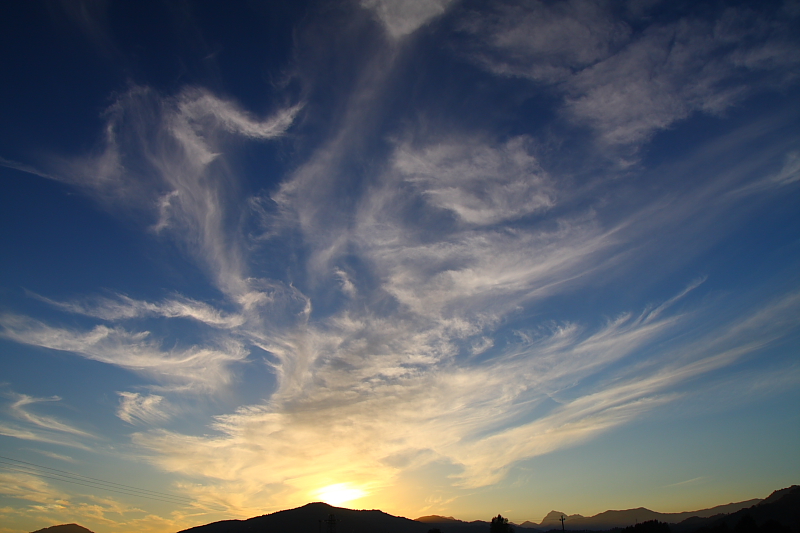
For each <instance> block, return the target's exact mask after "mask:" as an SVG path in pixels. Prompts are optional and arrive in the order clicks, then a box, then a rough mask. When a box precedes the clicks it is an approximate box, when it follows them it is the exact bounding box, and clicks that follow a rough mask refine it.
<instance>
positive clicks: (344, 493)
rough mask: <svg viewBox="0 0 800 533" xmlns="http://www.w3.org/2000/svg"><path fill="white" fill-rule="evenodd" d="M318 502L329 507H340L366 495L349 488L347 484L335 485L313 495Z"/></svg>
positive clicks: (359, 490) (361, 491)
mask: <svg viewBox="0 0 800 533" xmlns="http://www.w3.org/2000/svg"><path fill="white" fill-rule="evenodd" d="M315 494H316V495H317V497H318V498H319V499H320V501H323V502H325V503H327V504H330V505H341V504H343V503H345V502H349V501H351V500H357V499H359V498H363V497H364V496H366V495H367V493H366V492H364V491H363V490H361V489H356V488H353V487H351V486H350V485H349V484H348V483H337V484H335V485H328V486H327V487H324V488H321V489H319V490H318V491H316V493H315Z"/></svg>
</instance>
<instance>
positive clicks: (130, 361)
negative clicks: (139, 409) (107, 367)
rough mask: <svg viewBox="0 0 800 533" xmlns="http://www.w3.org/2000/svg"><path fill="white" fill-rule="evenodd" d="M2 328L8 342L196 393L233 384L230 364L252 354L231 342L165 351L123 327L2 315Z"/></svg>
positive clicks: (142, 336) (143, 335)
mask: <svg viewBox="0 0 800 533" xmlns="http://www.w3.org/2000/svg"><path fill="white" fill-rule="evenodd" d="M0 326H2V327H3V331H2V333H0V335H2V336H3V337H5V338H7V339H10V340H13V341H16V342H19V343H23V344H30V345H33V346H41V347H44V348H50V349H53V350H62V351H68V352H72V353H75V354H78V355H80V356H82V357H86V358H88V359H93V360H95V361H101V362H104V363H109V364H113V365H117V366H120V367H123V368H127V369H129V370H131V371H134V372H138V373H141V374H144V375H148V376H151V377H152V378H154V379H156V380H158V381H159V382H161V383H163V384H164V385H166V386H170V387H176V386H177V387H187V386H189V387H190V388H191V390H193V391H194V392H199V391H202V390H214V389H217V388H218V387H220V386H222V385H225V384H227V383H229V381H230V378H231V376H230V371H229V370H228V366H229V365H230V364H231V363H234V362H240V361H243V360H244V359H245V358H246V357H247V354H248V352H247V350H246V349H245V348H244V347H243V346H242V344H241V343H240V342H238V341H235V340H233V339H227V340H223V341H221V345H220V346H216V347H213V348H212V347H204V346H192V347H188V348H185V349H180V348H173V349H171V350H163V349H162V348H161V346H160V343H159V342H158V341H156V340H154V339H152V338H151V337H150V335H149V333H148V332H146V331H144V332H135V333H132V332H129V331H126V330H125V329H122V328H119V327H111V328H110V327H107V326H96V327H95V328H93V329H91V330H89V331H76V330H71V329H67V328H58V327H53V326H49V325H46V324H44V323H42V322H40V321H38V320H34V319H31V318H27V317H20V316H14V315H3V316H2V317H0Z"/></svg>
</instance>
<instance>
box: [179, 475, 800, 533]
mask: <svg viewBox="0 0 800 533" xmlns="http://www.w3.org/2000/svg"><path fill="white" fill-rule="evenodd" d="M555 514H556V512H555V511H554V512H552V513H549V514H548V515H547V516H546V517H545V519H544V520H543V521H542V523H541V524H535V523H533V522H524V523H523V524H520V525H514V529H515V530H516V531H517V533H542V532H544V531H552V532H553V533H560V531H561V523H560V522H558V527H553V526H552V520H553V519H554V518H555ZM331 515H333V517H334V519H335V523H333V524H331V523H330V522H329V521H330V517H331ZM560 517H561V513H558V518H560ZM578 517H580V518H581V519H583V520H578V519H577V518H578ZM570 522H572V524H570ZM588 525H591V526H592V527H586V526H588ZM331 526H332V527H331ZM490 527H491V524H490V523H489V522H488V521H483V520H476V521H474V522H464V521H461V520H458V519H456V518H453V517H451V516H437V515H432V516H423V517H420V518H418V519H416V520H409V519H408V518H402V517H398V516H392V515H390V514H387V513H384V512H383V511H378V510H372V511H356V510H353V509H344V508H341V507H333V506H331V505H328V504H326V503H309V504H307V505H304V506H302V507H298V508H296V509H289V510H286V511H278V512H276V513H272V514H268V515H264V516H258V517H255V518H250V519H249V520H224V521H221V522H214V523H212V524H207V525H204V526H197V527H193V528H191V529H187V530H185V531H184V532H181V533H249V532H254V533H255V532H258V533H283V532H287V533H288V532H292V533H328V531H335V532H336V533H428V532H429V531H432V530H438V531H439V532H441V533H489V530H490ZM565 527H566V529H568V530H570V531H609V530H611V531H614V532H617V533H800V486H797V485H795V486H792V487H789V488H786V489H782V490H779V491H775V492H773V493H772V494H771V495H770V496H769V497H767V498H766V499H764V500H758V499H757V500H748V501H745V502H739V503H731V504H727V505H720V506H716V507H712V508H711V509H701V510H698V511H691V512H686V513H656V512H654V511H650V510H649V509H645V508H639V509H628V510H625V511H606V512H604V513H600V514H599V515H596V516H593V517H589V518H585V517H581V516H580V515H572V516H571V517H570V518H568V519H567V521H566V523H565ZM329 528H330V529H329Z"/></svg>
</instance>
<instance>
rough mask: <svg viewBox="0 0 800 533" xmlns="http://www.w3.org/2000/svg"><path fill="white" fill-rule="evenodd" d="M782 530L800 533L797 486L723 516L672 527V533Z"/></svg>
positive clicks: (779, 491) (799, 507) (766, 532)
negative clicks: (786, 529) (787, 529)
mask: <svg viewBox="0 0 800 533" xmlns="http://www.w3.org/2000/svg"><path fill="white" fill-rule="evenodd" d="M779 526H783V528H789V530H791V531H794V532H795V533H800V486H798V485H792V486H791V487H788V488H785V489H781V490H776V491H775V492H773V493H772V494H770V495H769V496H768V497H767V498H766V499H765V500H763V501H761V502H760V503H758V504H756V505H752V506H750V507H747V508H745V509H740V510H738V511H736V512H733V513H730V514H726V515H723V516H714V517H710V518H706V519H697V520H691V521H689V520H687V521H684V522H681V523H679V524H676V525H675V526H674V527H673V532H674V533H688V532H690V531H697V532H698V533H710V532H712V531H714V532H718V533H724V532H725V531H729V532H732V533H758V532H759V531H761V533H769V532H772V531H782V530H783V529H782V528H781V527H779Z"/></svg>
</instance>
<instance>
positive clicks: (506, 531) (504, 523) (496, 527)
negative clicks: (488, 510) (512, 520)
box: [489, 515, 514, 533]
mask: <svg viewBox="0 0 800 533" xmlns="http://www.w3.org/2000/svg"><path fill="white" fill-rule="evenodd" d="M489 533H514V528H513V527H512V526H511V524H509V523H508V518H503V516H502V515H497V516H495V517H494V518H492V525H491V526H489Z"/></svg>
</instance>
